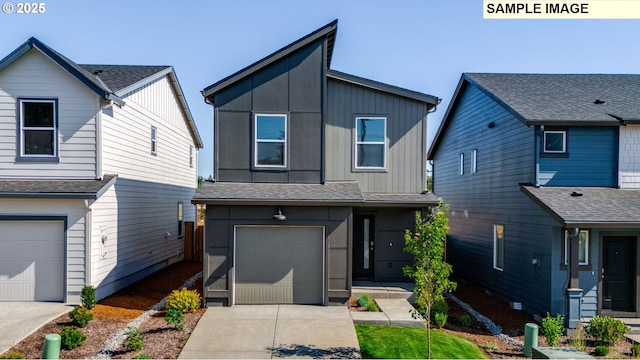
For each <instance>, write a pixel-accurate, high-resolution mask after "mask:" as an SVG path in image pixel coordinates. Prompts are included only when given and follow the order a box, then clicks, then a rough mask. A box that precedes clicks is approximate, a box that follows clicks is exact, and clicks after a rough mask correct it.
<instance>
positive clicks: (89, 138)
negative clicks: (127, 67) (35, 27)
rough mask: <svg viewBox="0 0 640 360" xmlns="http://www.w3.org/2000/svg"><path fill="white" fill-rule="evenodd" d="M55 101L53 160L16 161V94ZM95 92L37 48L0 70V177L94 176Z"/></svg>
mask: <svg viewBox="0 0 640 360" xmlns="http://www.w3.org/2000/svg"><path fill="white" fill-rule="evenodd" d="M19 98H46V99H57V102H58V155H59V162H55V163H54V162H25V161H19V160H18V161H17V160H16V155H19V149H18V136H19V133H18V126H19V125H18V123H19V119H18V107H19V104H18V99H19ZM99 108H100V103H99V97H98V96H97V95H96V94H95V93H93V92H91V91H90V90H89V89H88V88H87V86H86V85H84V84H82V83H81V82H80V81H79V80H78V79H76V78H75V77H73V76H72V75H71V74H69V73H68V72H67V71H66V70H64V69H63V68H62V67H60V66H58V65H57V64H56V63H54V62H53V61H52V60H50V59H49V58H48V57H46V56H45V55H43V54H42V53H41V52H40V51H39V50H37V49H32V50H30V51H29V52H28V53H27V54H25V55H24V56H22V57H21V58H20V59H19V60H18V61H16V62H14V63H13V64H11V65H10V66H9V67H7V68H6V69H4V70H3V71H2V72H0V177H2V178H38V179H47V178H57V179H95V178H96V177H97V176H99V175H100V174H96V171H97V169H96V158H97V155H96V114H97V113H98V111H99Z"/></svg>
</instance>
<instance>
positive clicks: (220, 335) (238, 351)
mask: <svg viewBox="0 0 640 360" xmlns="http://www.w3.org/2000/svg"><path fill="white" fill-rule="evenodd" d="M284 357H303V358H304V357H306V358H360V346H359V345H358V338H357V336H356V332H355V329H354V326H353V321H352V320H351V316H350V315H349V308H348V307H346V306H306V305H236V306H233V307H210V308H208V309H207V311H206V312H205V314H204V315H203V316H202V318H201V319H200V321H199V322H198V325H197V326H196V328H195V329H194V331H193V333H192V334H191V337H190V338H189V341H188V342H187V344H186V345H185V347H184V348H183V350H182V353H181V354H180V357H179V358H180V359H206V358H225V359H241V358H252V359H272V358H284Z"/></svg>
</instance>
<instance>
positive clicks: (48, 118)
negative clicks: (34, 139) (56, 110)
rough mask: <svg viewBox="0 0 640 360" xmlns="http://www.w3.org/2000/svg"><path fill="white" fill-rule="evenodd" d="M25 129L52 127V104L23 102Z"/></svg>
mask: <svg viewBox="0 0 640 360" xmlns="http://www.w3.org/2000/svg"><path fill="white" fill-rule="evenodd" d="M22 104H23V110H24V115H23V116H24V126H25V127H50V128H52V127H53V125H54V124H53V103H50V102H23V103H22Z"/></svg>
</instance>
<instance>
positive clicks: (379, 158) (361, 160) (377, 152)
mask: <svg viewBox="0 0 640 360" xmlns="http://www.w3.org/2000/svg"><path fill="white" fill-rule="evenodd" d="M357 160H358V166H362V167H380V168H382V167H384V145H382V144H379V145H368V144H360V145H358V159H357Z"/></svg>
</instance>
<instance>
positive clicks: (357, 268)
mask: <svg viewBox="0 0 640 360" xmlns="http://www.w3.org/2000/svg"><path fill="white" fill-rule="evenodd" d="M373 219H374V217H373V215H354V216H353V278H354V279H363V278H372V277H374V275H375V273H374V270H373V264H374V258H375V257H374V256H373V251H374V247H375V242H374V239H373V234H374V233H375V231H374V229H375V227H374V224H373Z"/></svg>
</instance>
